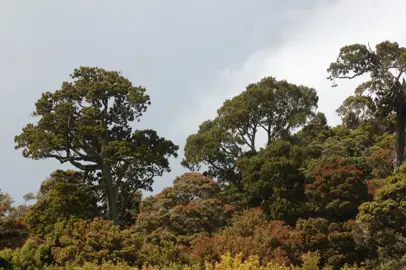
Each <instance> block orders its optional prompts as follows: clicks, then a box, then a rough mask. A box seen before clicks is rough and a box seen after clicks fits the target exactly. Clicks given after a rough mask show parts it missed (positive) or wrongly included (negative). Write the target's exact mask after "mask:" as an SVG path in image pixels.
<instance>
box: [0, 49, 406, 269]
mask: <svg viewBox="0 0 406 270" xmlns="http://www.w3.org/2000/svg"><path fill="white" fill-rule="evenodd" d="M332 60H333V59H332ZM326 68H327V71H328V73H329V77H328V78H327V79H329V80H331V81H332V82H333V86H335V88H334V89H331V91H340V90H339V85H338V83H339V79H354V78H357V77H362V79H365V80H364V81H363V82H362V83H361V84H360V85H359V86H358V87H357V88H356V89H354V94H353V95H351V96H349V97H346V98H345V99H344V101H343V103H342V105H341V106H340V107H339V108H337V114H338V115H339V116H340V118H341V123H339V124H338V125H336V126H331V125H329V124H328V121H327V119H326V116H325V115H324V114H323V112H321V111H319V110H318V100H319V99H318V95H317V91H316V89H313V88H311V87H308V86H304V85H297V84H293V83H291V82H288V81H287V80H280V79H278V78H275V77H271V76H268V77H265V78H263V79H261V80H260V81H258V82H257V83H252V84H249V85H248V86H247V87H246V89H245V90H244V91H242V92H241V93H240V94H238V95H236V96H234V97H232V98H230V99H227V100H225V101H224V103H223V104H222V106H221V107H220V108H218V110H217V114H216V116H215V118H213V119H207V120H206V121H204V122H202V123H195V124H196V132H195V133H193V134H190V135H189V136H188V137H187V139H186V142H185V145H184V156H183V157H182V161H181V164H182V165H183V166H184V169H185V173H183V174H182V175H179V176H178V177H176V178H175V179H173V184H172V186H168V187H165V188H164V189H163V190H162V191H161V192H159V193H157V194H155V195H152V196H148V197H143V194H142V192H143V191H152V190H153V189H152V188H153V183H154V181H155V180H156V179H157V177H158V176H165V172H169V171H170V170H171V168H170V163H169V160H170V159H171V158H174V157H177V155H178V153H177V152H178V150H179V147H178V146H177V145H175V144H174V143H173V142H172V141H171V140H170V139H167V138H164V137H161V136H159V135H158V132H157V131H155V130H151V129H148V130H140V129H137V123H138V122H139V121H141V119H142V116H143V114H144V113H145V112H146V110H147V108H148V107H149V106H150V105H151V100H150V97H149V96H148V94H147V90H146V89H145V88H144V87H142V86H134V85H133V83H132V82H131V81H130V80H128V79H127V78H126V77H124V76H123V75H122V74H121V73H120V72H117V71H109V70H105V69H102V68H99V67H83V66H82V67H78V68H77V69H75V70H74V71H73V73H72V75H71V80H70V81H69V82H63V83H62V84H61V86H60V88H59V89H57V90H56V91H53V92H44V93H43V94H42V96H41V98H40V99H39V100H38V101H37V102H36V103H35V111H34V112H33V116H34V117H35V120H36V121H35V122H33V123H28V124H27V125H26V126H24V127H22V130H21V133H20V134H18V135H16V137H15V142H14V143H15V148H16V149H17V150H19V151H21V152H22V155H23V156H24V157H26V158H30V159H34V160H40V159H54V160H57V161H59V162H60V163H61V164H64V163H69V164H70V165H71V166H72V169H71V170H61V169H58V170H56V171H54V172H50V174H49V177H48V178H47V179H43V182H42V184H41V186H40V187H39V189H38V191H36V192H35V193H30V194H27V195H26V196H24V203H22V204H20V205H16V204H15V203H14V202H13V198H12V197H11V196H10V195H9V194H7V193H5V192H1V190H0V269H55V270H56V269H145V270H146V269H151V270H153V269H207V270H209V269H218V270H220V269H225V270H226V269H264V270H265V269H270V270H272V269H275V270H276V269H280V270H282V269H297V270H299V269H303V270H305V269H307V270H315V269H347V270H350V269H381V270H384V269H406V244H405V243H406V229H405V225H404V224H405V222H406V196H405V194H406V164H404V162H403V161H404V151H405V142H406V137H405V129H406V81H405V79H406V78H405V72H406V48H404V47H401V46H400V45H399V44H398V43H396V42H390V41H384V42H381V43H379V44H377V45H376V47H375V48H371V47H369V46H368V45H363V44H350V45H347V46H344V47H342V48H341V49H340V50H339V51H338V55H337V58H336V59H335V60H334V61H333V62H331V64H330V65H329V66H328V67H326ZM270 75H272V74H270ZM259 137H261V138H265V139H259ZM28 201H33V202H32V203H31V204H28Z"/></svg>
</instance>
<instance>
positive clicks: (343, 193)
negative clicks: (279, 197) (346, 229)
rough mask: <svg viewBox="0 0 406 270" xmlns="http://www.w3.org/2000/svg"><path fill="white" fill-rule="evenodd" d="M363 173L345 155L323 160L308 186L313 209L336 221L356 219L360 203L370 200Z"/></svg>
mask: <svg viewBox="0 0 406 270" xmlns="http://www.w3.org/2000/svg"><path fill="white" fill-rule="evenodd" d="M364 174H365V173H364V172H363V171H362V170H360V169H359V168H357V166H355V165H354V164H353V163H352V162H351V161H349V160H346V159H345V158H343V157H339V156H330V157H328V158H326V159H324V160H322V161H321V162H320V164H319V165H318V166H317V167H316V168H315V169H314V170H313V173H312V177H311V182H310V183H308V184H306V186H305V194H306V196H307V197H308V198H309V201H310V203H311V205H312V208H313V209H312V210H313V211H314V212H315V213H317V214H318V216H321V217H325V218H327V219H329V220H333V221H341V222H344V221H347V220H349V219H354V218H355V217H356V215H357V212H358V206H360V205H361V204H362V203H363V202H365V201H368V200H370V199H371V197H370V194H369V192H368V186H367V184H366V182H365V180H366V179H365V178H364V177H365V176H364Z"/></svg>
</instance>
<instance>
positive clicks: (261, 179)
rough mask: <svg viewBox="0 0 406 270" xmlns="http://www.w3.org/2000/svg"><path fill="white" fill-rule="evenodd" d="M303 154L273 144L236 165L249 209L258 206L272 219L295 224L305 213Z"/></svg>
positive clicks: (294, 148)
mask: <svg viewBox="0 0 406 270" xmlns="http://www.w3.org/2000/svg"><path fill="white" fill-rule="evenodd" d="M305 156H306V155H305V151H304V149H302V148H301V147H299V146H295V145H292V144H290V143H289V142H286V141H280V140H279V141H274V142H272V143H271V144H269V145H268V146H267V147H266V148H265V149H262V150H261V151H259V152H258V154H257V155H255V156H253V157H247V158H242V159H241V160H240V161H239V162H238V166H239V169H240V170H241V172H242V176H243V177H242V179H243V180H242V182H243V188H244V189H243V190H244V193H245V195H246V196H247V197H248V202H249V206H250V207H257V206H261V207H262V208H263V210H264V212H265V213H266V214H267V215H268V216H269V217H270V218H272V219H281V220H283V221H286V222H292V223H294V222H295V221H296V219H297V217H298V216H301V215H303V214H304V184H305V176H304V175H303V174H302V173H301V172H300V170H299V169H300V167H301V165H302V162H303V161H304V160H305Z"/></svg>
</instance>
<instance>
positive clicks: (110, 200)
mask: <svg viewBox="0 0 406 270" xmlns="http://www.w3.org/2000/svg"><path fill="white" fill-rule="evenodd" d="M103 176H104V181H105V184H106V195H107V206H108V214H109V216H110V218H111V220H113V223H114V224H115V225H118V208H117V192H116V189H115V187H114V185H113V176H112V175H111V168H110V167H109V166H107V165H104V166H103Z"/></svg>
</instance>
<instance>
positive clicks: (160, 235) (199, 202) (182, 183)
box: [136, 173, 233, 245]
mask: <svg viewBox="0 0 406 270" xmlns="http://www.w3.org/2000/svg"><path fill="white" fill-rule="evenodd" d="M219 194H220V187H219V186H218V184H217V183H216V182H215V181H213V179H211V178H209V177H206V176H204V175H202V174H200V173H185V174H183V175H182V176H179V177H177V178H176V179H175V180H174V182H173V187H167V188H165V189H164V190H163V191H162V192H161V193H159V194H157V195H155V196H153V197H149V198H146V199H145V200H143V202H142V204H141V209H140V213H139V215H138V217H137V223H136V227H137V230H139V231H143V232H145V233H147V234H149V236H150V238H151V240H152V241H154V242H160V241H161V240H162V239H166V237H167V236H168V235H170V237H169V238H171V239H174V240H177V241H178V242H183V243H185V244H187V245H188V244H190V239H191V236H193V235H196V234H199V233H205V234H212V233H214V232H216V231H217V230H219V229H220V228H222V227H224V226H225V225H227V222H228V221H229V219H230V218H231V214H232V213H233V209H232V207H231V206H229V205H225V204H224V203H223V202H222V201H221V199H220V198H219Z"/></svg>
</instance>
